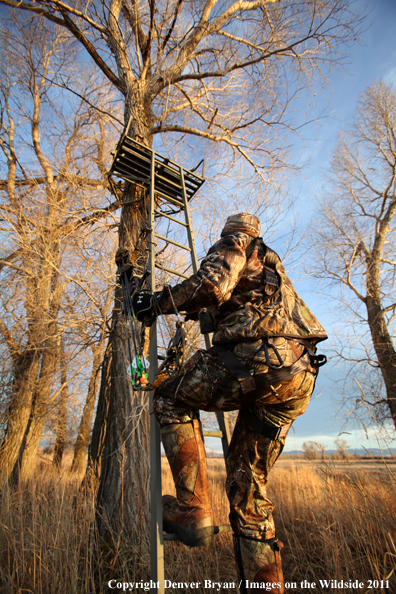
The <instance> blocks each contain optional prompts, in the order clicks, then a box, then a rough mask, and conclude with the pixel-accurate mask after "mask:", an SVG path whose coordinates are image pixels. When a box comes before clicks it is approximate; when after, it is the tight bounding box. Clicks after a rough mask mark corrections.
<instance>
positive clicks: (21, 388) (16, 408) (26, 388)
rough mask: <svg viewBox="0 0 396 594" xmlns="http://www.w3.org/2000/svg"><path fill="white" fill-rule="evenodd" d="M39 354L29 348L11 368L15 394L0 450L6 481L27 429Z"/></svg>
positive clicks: (0, 472) (1, 468) (1, 466)
mask: <svg viewBox="0 0 396 594" xmlns="http://www.w3.org/2000/svg"><path fill="white" fill-rule="evenodd" d="M39 363H40V352H38V351H37V350H36V349H34V348H32V347H30V349H29V348H26V349H25V352H24V354H23V355H22V356H21V357H20V358H19V361H18V363H17V364H16V365H15V366H14V369H15V381H14V394H13V397H12V400H11V403H10V407H9V414H8V419H7V429H6V431H5V435H4V439H3V442H2V444H1V447H0V477H1V482H3V481H6V480H8V479H9V477H10V476H11V473H12V471H13V469H14V467H15V464H16V462H17V460H18V456H19V453H20V450H21V445H22V441H23V437H24V433H25V429H26V426H27V424H28V422H29V417H30V414H31V407H32V400H33V393H34V391H35V387H36V382H37V375H38V371H39Z"/></svg>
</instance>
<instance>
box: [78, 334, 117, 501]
mask: <svg viewBox="0 0 396 594" xmlns="http://www.w3.org/2000/svg"><path fill="white" fill-rule="evenodd" d="M101 368H102V369H101V383H100V390H99V397H98V406H97V410H96V417H95V422H94V426H93V429H92V439H91V444H90V447H89V450H88V463H87V469H86V473H85V477H84V480H83V487H88V486H90V487H91V488H93V490H94V491H96V490H97V486H98V484H99V478H100V473H101V464H102V455H103V448H104V441H105V437H106V429H107V423H108V415H109V405H110V401H109V396H110V392H109V390H108V389H107V386H108V385H109V384H110V382H111V376H112V373H113V356H112V346H111V338H110V339H109V342H108V344H107V347H106V351H105V354H104V357H103V363H102V366H101Z"/></svg>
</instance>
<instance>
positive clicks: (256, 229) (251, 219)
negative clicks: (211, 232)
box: [221, 212, 261, 237]
mask: <svg viewBox="0 0 396 594" xmlns="http://www.w3.org/2000/svg"><path fill="white" fill-rule="evenodd" d="M235 231H242V232H243V233H247V234H248V235H251V236H252V237H258V236H259V235H260V231H261V223H260V221H259V219H258V218H257V217H256V216H254V215H252V214H249V213H247V212H240V213H239V214H233V215H230V216H229V217H228V218H227V220H226V224H225V226H224V229H223V231H222V232H221V235H226V234H227V233H235Z"/></svg>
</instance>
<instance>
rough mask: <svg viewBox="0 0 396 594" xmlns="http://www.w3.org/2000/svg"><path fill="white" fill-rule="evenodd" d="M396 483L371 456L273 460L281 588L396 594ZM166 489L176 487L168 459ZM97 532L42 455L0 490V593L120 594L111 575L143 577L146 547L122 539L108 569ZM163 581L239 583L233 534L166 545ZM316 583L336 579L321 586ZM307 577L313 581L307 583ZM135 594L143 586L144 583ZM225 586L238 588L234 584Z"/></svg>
mask: <svg viewBox="0 0 396 594" xmlns="http://www.w3.org/2000/svg"><path fill="white" fill-rule="evenodd" d="M208 467H209V483H210V489H211V495H212V499H213V507H214V513H215V522H216V523H217V524H227V523H228V518H227V514H228V511H227V508H228V504H227V500H226V496H225V492H224V479H225V471H224V466H223V465H222V463H221V461H220V460H217V459H209V463H208ZM395 484H396V479H395V472H394V465H389V464H387V465H386V464H385V463H382V464H381V463H379V462H377V461H376V462H375V463H372V462H370V463H369V464H367V463H366V462H364V461H363V462H356V461H354V462H353V463H352V464H348V463H343V464H341V463H335V464H326V463H321V462H317V463H307V462H305V461H296V462H293V461H290V460H282V459H280V460H279V462H278V463H277V465H276V466H275V468H274V470H273V472H272V475H271V478H270V483H269V486H268V492H269V495H270V498H271V499H272V501H274V502H275V503H276V510H275V519H276V525H277V529H278V536H279V538H280V539H281V540H282V541H283V542H284V544H285V548H284V551H283V565H284V574H285V581H286V582H289V583H290V584H291V587H290V588H289V589H288V592H305V593H307V592H308V591H309V590H313V589H314V590H315V592H332V593H336V592H351V591H353V592H364V593H366V594H367V593H372V592H387V593H388V594H394V593H395V594H396V576H395V575H393V574H392V575H390V574H391V573H392V570H393V569H394V568H395V566H396V489H395ZM163 492H168V493H172V492H173V493H174V490H173V485H172V483H171V476H170V472H169V470H168V468H167V465H166V463H165V464H164V468H163ZM94 533H95V522H94V505H93V500H92V497H89V496H86V495H83V494H81V493H80V492H79V481H76V480H75V479H73V478H72V477H71V475H70V474H69V473H68V470H67V468H66V469H65V470H64V471H63V473H62V475H58V474H57V473H55V472H54V471H53V470H52V467H51V466H50V465H49V464H48V459H46V458H45V457H41V458H40V462H39V464H38V470H37V475H36V478H35V480H34V481H32V482H30V483H29V484H27V485H23V486H21V487H20V488H19V490H18V491H16V492H14V493H11V492H10V491H9V490H8V489H4V491H3V493H2V505H1V510H0V591H1V592H2V593H4V594H11V593H15V594H22V593H23V594H25V593H33V594H58V593H59V594H80V593H81V594H82V593H91V592H92V593H93V592H95V593H99V592H100V593H102V592H106V593H108V592H117V591H122V589H119V588H113V589H111V588H109V587H108V585H107V583H108V580H109V579H115V580H120V581H126V582H132V581H139V580H143V581H144V582H146V581H147V580H149V579H150V577H149V573H150V570H149V567H150V555H149V550H148V548H146V547H145V546H144V545H143V546H142V544H141V543H138V542H130V541H128V540H124V541H123V542H122V545H121V547H120V550H119V551H118V562H117V569H112V567H109V566H108V564H107V565H106V562H105V560H104V559H103V557H102V554H101V552H100V549H99V547H98V546H97V545H96V541H95V538H94ZM142 540H144V539H142ZM395 573H396V572H395ZM165 578H166V579H167V580H170V581H172V582H180V583H185V582H188V583H191V582H200V583H201V586H199V587H198V588H196V589H191V588H189V589H187V590H186V588H184V587H182V586H181V587H180V588H169V589H168V590H167V592H169V593H171V592H172V593H173V592H175V593H176V592H180V591H191V592H207V593H208V592H215V591H216V590H217V587H212V588H207V589H205V588H204V585H205V580H210V581H212V582H222V583H224V582H227V583H228V584H230V583H232V582H235V583H236V582H237V575H236V570H235V563H234V557H233V546H232V536H231V535H229V534H225V535H220V536H218V537H216V541H215V544H214V545H213V546H212V547H210V548H208V549H194V550H190V549H188V548H186V547H184V546H183V545H182V544H180V543H178V542H176V543H174V542H166V543H165ZM387 579H388V580H389V582H388V583H389V588H388V589H384V588H381V580H383V581H385V580H387ZM320 580H335V581H336V582H338V583H336V584H334V583H333V584H329V585H328V587H326V586H325V585H323V584H322V585H321V583H320ZM340 580H343V581H344V586H345V582H347V583H348V582H349V581H351V582H352V583H353V582H356V580H357V581H358V582H359V583H360V584H362V586H361V587H358V588H345V587H341V584H340V583H339V582H340ZM370 580H371V582H370ZM308 583H309V584H311V586H312V584H313V583H315V586H316V587H315V588H313V587H311V588H308V587H307V585H308ZM112 585H113V586H115V582H113V583H112ZM370 585H371V586H373V587H372V588H370ZM384 585H385V584H384ZM143 586H144V584H143ZM331 586H333V587H331ZM224 590H225V589H222V590H221V591H224ZM138 591H139V592H144V587H143V589H142V588H139V589H138ZM225 591H227V592H236V591H237V590H235V589H234V588H232V587H231V588H228V589H227V590H225Z"/></svg>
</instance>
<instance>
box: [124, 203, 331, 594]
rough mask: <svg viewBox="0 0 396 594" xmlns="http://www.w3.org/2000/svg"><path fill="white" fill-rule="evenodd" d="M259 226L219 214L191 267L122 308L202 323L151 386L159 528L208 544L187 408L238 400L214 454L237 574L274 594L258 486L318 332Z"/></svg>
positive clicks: (307, 374)
mask: <svg viewBox="0 0 396 594" xmlns="http://www.w3.org/2000/svg"><path fill="white" fill-rule="evenodd" d="M259 235H260V221H259V219H258V218H257V217H255V216H254V215H250V214H247V213H240V214H236V215H232V216H230V217H228V219H227V221H226V225H225V227H224V229H223V231H222V233H221V239H220V240H219V241H217V242H216V243H215V244H214V245H213V246H212V247H211V248H210V250H209V252H208V254H207V256H206V257H205V258H204V259H203V261H202V264H201V267H200V269H199V271H198V272H197V273H196V274H194V275H193V276H191V277H190V278H189V279H187V280H185V281H184V282H182V283H180V284H178V285H176V286H175V287H173V288H171V289H170V290H169V291H165V292H162V293H161V296H160V297H159V298H158V294H157V296H155V297H154V298H153V297H152V296H150V295H148V294H145V293H141V294H140V295H138V296H137V297H135V298H134V303H133V305H134V310H135V313H136V315H137V317H138V319H140V320H141V321H142V320H146V322H147V323H150V321H149V320H151V321H152V320H153V319H155V316H156V315H158V314H159V313H161V314H172V313H174V307H175V306H176V308H178V309H180V310H183V311H186V312H188V313H189V314H192V313H194V312H200V318H201V320H200V321H201V322H202V321H203V326H206V327H204V328H202V323H201V329H202V330H203V331H204V332H208V331H213V332H214V334H213V347H212V348H211V349H210V350H208V351H206V350H198V351H197V352H196V353H195V354H194V355H193V356H192V357H191V358H190V359H189V360H188V361H187V362H186V363H185V364H184V365H183V366H182V368H181V369H180V371H179V373H178V375H177V376H175V377H170V378H168V379H166V380H165V381H164V382H163V383H162V384H161V385H160V386H159V387H158V388H157V390H156V393H155V397H154V414H155V416H156V418H157V421H158V423H159V425H160V428H161V429H160V432H161V438H162V443H163V446H164V449H165V452H166V455H167V458H168V461H169V464H170V467H171V470H172V474H173V479H174V481H175V486H176V495H177V496H176V497H173V496H171V495H165V496H164V497H163V522H164V530H165V531H167V532H176V533H177V534H178V536H179V538H180V540H181V541H182V542H183V543H184V544H187V545H189V546H205V545H208V544H209V543H211V542H212V540H213V533H214V530H213V513H212V507H211V504H210V501H209V496H208V483H207V475H206V456H205V448H204V444H203V440H202V437H201V431H200V423H199V410H200V409H201V410H205V411H230V410H236V409H238V410H239V411H240V412H239V415H238V419H237V422H236V425H235V429H234V432H233V436H232V440H231V444H230V447H229V449H228V453H227V456H226V470H227V481H226V490H227V496H228V499H229V503H230V516H229V517H230V523H231V526H232V529H233V532H234V543H235V552H236V560H237V566H238V571H239V574H240V579H242V580H243V584H246V580H249V582H258V584H257V585H256V587H260V584H264V583H266V584H268V588H269V587H270V586H269V584H273V585H272V586H271V589H269V590H267V591H270V592H274V593H275V592H276V594H282V593H283V592H284V580H283V574H282V565H281V560H280V550H281V549H282V548H283V544H282V543H281V542H280V541H278V540H277V538H276V534H275V526H274V520H273V516H272V511H273V505H272V503H271V502H270V501H269V500H268V499H267V496H266V487H265V485H266V483H267V477H268V473H269V471H270V469H271V468H272V466H273V465H274V463H275V461H276V460H277V458H278V457H279V455H280V454H281V452H282V450H283V447H284V445H285V440H286V435H287V433H288V431H289V429H290V426H291V424H292V423H293V421H294V420H295V419H296V418H297V417H298V416H299V415H301V414H303V413H304V411H305V410H306V408H307V406H308V403H309V400H310V397H311V394H312V392H313V389H314V384H315V377H316V374H317V369H318V366H320V364H323V362H325V357H323V355H319V356H315V354H314V351H315V344H316V343H317V342H319V341H321V340H325V339H326V338H327V335H326V332H325V330H324V328H323V327H322V326H321V325H320V324H319V322H318V321H317V319H316V318H315V317H314V316H313V314H312V313H311V312H310V310H309V309H308V307H307V306H306V305H305V303H304V302H303V301H302V300H301V298H300V297H299V296H298V295H297V293H296V291H295V289H294V287H293V285H292V283H291V282H290V280H289V279H288V277H287V275H286V272H285V269H284V267H283V265H282V263H281V260H280V258H279V257H278V256H277V254H276V253H275V252H274V251H273V250H271V249H270V248H269V247H268V246H266V245H265V243H264V242H263V240H262V239H261V238H260V237H259ZM208 320H210V321H211V323H210V324H209V326H208V324H207V321H208ZM205 321H206V324H205ZM211 325H212V326H213V327H211ZM244 591H246V587H245V588H244Z"/></svg>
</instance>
